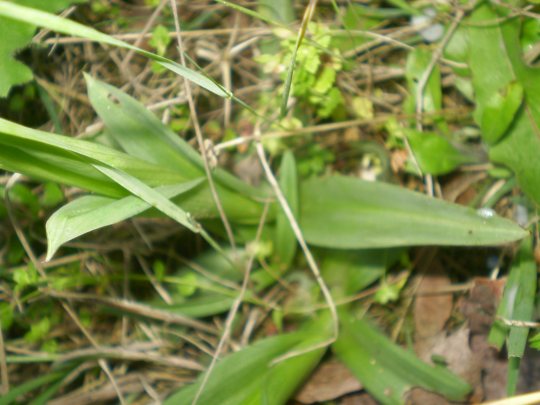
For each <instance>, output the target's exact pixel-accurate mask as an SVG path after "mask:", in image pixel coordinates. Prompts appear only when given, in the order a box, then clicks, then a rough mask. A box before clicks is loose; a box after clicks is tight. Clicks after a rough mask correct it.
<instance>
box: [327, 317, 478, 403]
mask: <svg viewBox="0 0 540 405" xmlns="http://www.w3.org/2000/svg"><path fill="white" fill-rule="evenodd" d="M340 320H341V326H342V327H341V331H340V335H339V338H338V340H337V342H336V343H334V344H333V345H332V349H333V350H334V351H335V352H336V354H337V355H338V357H339V358H340V359H341V361H343V363H345V364H346V365H347V366H348V367H349V368H350V370H351V371H352V372H353V374H354V375H355V376H356V377H357V378H358V380H359V381H360V382H361V383H362V385H363V386H364V387H365V389H366V390H367V391H369V393H370V394H371V395H373V396H374V397H375V398H376V399H377V400H378V401H380V403H382V404H396V405H399V404H403V403H404V402H405V394H406V393H407V392H408V391H409V390H411V389H412V388H414V387H421V388H424V389H426V390H429V391H433V392H436V393H439V394H441V395H444V396H445V397H446V398H448V399H450V400H453V401H463V400H464V399H465V398H466V396H467V394H468V393H469V391H470V389H471V388H470V387H469V385H468V384H467V383H465V382H464V381H462V380H461V379H460V378H458V377H457V376H455V375H454V374H452V373H451V372H450V371H449V370H447V369H445V368H443V367H438V366H431V365H428V364H426V363H424V362H422V361H421V360H420V359H418V358H417V357H416V356H415V355H414V354H413V353H412V352H410V351H407V350H404V349H402V348H401V347H399V346H397V345H396V344H395V343H393V342H391V341H390V340H389V339H388V338H386V337H385V336H384V335H382V334H381V333H380V332H378V331H377V330H376V329H375V328H374V327H373V326H371V325H370V324H369V323H368V322H366V321H365V320H362V319H355V318H354V317H353V316H351V315H350V314H348V313H347V312H345V311H342V312H341V313H340Z"/></svg>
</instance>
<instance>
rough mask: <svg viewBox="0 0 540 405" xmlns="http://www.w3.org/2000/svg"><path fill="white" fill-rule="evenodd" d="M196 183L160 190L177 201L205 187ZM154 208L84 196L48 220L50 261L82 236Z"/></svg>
mask: <svg viewBox="0 0 540 405" xmlns="http://www.w3.org/2000/svg"><path fill="white" fill-rule="evenodd" d="M201 182H202V180H194V181H190V182H188V183H181V184H177V185H171V186H162V187H158V188H157V189H156V191H157V192H159V193H161V194H163V196H164V197H165V198H173V197H176V196H177V195H179V194H182V193H185V192H186V191H188V190H191V189H193V188H194V187H196V186H197V185H199V184H201ZM149 208H151V206H150V205H149V204H148V203H147V202H145V201H143V200H141V199H140V198H137V197H134V196H128V197H124V198H122V199H120V200H116V199H113V198H108V197H99V196H84V197H81V198H78V199H76V200H74V201H72V202H70V203H69V204H66V205H64V206H63V207H62V208H60V209H59V210H58V211H56V212H55V213H54V214H53V215H52V216H51V217H50V218H49V220H48V221H47V224H46V230H47V241H48V246H47V259H46V260H50V259H51V258H52V256H53V255H54V254H55V253H56V251H57V250H58V248H59V247H60V246H62V245H63V244H64V243H66V242H69V241H70V240H72V239H75V238H77V237H79V236H81V235H84V234H86V233H88V232H91V231H93V230H96V229H99V228H103V227H105V226H108V225H112V224H115V223H117V222H120V221H123V220H125V219H128V218H131V217H133V216H135V215H138V214H140V213H142V212H144V211H145V210H147V209H149Z"/></svg>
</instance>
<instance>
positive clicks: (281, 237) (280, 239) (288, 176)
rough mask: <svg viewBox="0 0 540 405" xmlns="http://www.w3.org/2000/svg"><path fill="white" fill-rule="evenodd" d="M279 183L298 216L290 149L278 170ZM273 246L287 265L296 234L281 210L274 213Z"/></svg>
mask: <svg viewBox="0 0 540 405" xmlns="http://www.w3.org/2000/svg"><path fill="white" fill-rule="evenodd" d="M279 175H280V179H279V183H280V187H281V190H282V191H283V194H284V196H285V198H286V199H287V202H288V203H289V207H290V208H291V211H292V213H293V215H294V216H295V217H297V216H298V178H297V173H296V162H295V159H294V155H293V153H292V152H291V151H287V152H285V154H284V155H283V160H282V161H281V166H280V170H279ZM274 247H275V253H276V257H277V260H278V261H279V262H280V263H281V264H283V265H285V266H286V267H288V266H289V265H290V264H291V262H292V260H293V259H294V255H295V253H296V249H297V244H296V236H295V235H294V232H293V230H292V228H291V225H290V223H289V220H288V219H287V216H286V215H285V213H284V212H283V210H281V209H280V210H279V211H278V213H277V214H276V232H275V237H274Z"/></svg>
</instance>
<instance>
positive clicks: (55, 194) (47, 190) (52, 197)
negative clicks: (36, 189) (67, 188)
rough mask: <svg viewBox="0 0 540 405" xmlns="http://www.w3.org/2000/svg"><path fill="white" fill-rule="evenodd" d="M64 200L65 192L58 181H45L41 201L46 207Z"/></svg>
mask: <svg viewBox="0 0 540 405" xmlns="http://www.w3.org/2000/svg"><path fill="white" fill-rule="evenodd" d="M62 201H64V193H62V189H61V188H60V186H58V184H56V183H51V182H48V183H45V184H44V185H43V194H42V195H41V198H40V203H41V205H42V206H44V207H54V206H56V205H58V204H60V203H61V202H62Z"/></svg>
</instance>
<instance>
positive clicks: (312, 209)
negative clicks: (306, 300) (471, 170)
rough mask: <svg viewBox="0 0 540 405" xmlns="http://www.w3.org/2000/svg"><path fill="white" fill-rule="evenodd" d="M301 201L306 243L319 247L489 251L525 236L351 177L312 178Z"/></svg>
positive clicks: (496, 220)
mask: <svg viewBox="0 0 540 405" xmlns="http://www.w3.org/2000/svg"><path fill="white" fill-rule="evenodd" d="M300 201H301V202H302V204H301V211H300V220H301V221H300V225H301V227H302V230H303V231H304V235H305V238H306V240H307V241H308V242H309V243H311V244H313V245H316V246H321V247H330V248H339V249H362V248H373V247H392V246H415V245H448V246H484V245H486V246H489V245H498V244H503V243H508V242H513V241H516V240H520V239H523V238H524V237H525V236H527V232H526V231H525V230H523V229H522V228H521V227H520V226H518V225H517V224H515V223H513V222H512V221H510V220H508V219H504V218H500V217H498V216H496V215H492V216H491V215H489V216H484V215H483V213H482V212H480V213H478V212H476V211H475V210H473V209H472V208H468V207H463V206H460V205H457V204H451V203H448V202H445V201H441V200H437V199H434V198H429V197H427V196H425V195H423V194H420V193H415V192H412V191H409V190H406V189H403V188H400V187H397V186H393V185H389V184H385V183H379V182H368V181H362V180H359V179H356V178H352V177H344V176H333V177H328V178H321V179H310V180H308V181H306V182H305V183H304V184H302V186H301V192H300ZM329 229H331V230H332V232H329V231H328V230H329Z"/></svg>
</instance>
